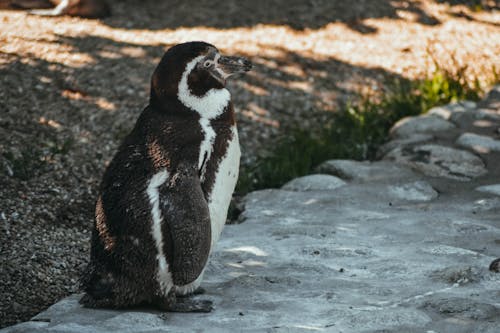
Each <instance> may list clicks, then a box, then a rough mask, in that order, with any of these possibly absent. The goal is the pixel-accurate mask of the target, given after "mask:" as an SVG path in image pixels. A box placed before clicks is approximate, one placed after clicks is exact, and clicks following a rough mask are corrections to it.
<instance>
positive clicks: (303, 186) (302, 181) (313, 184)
mask: <svg viewBox="0 0 500 333" xmlns="http://www.w3.org/2000/svg"><path fill="white" fill-rule="evenodd" d="M345 184H346V183H345V182H344V181H343V180H342V179H340V178H338V177H335V176H331V175H321V174H318V175H308V176H304V177H300V178H295V179H292V180H291V181H289V182H288V183H286V184H285V185H283V187H282V189H283V190H288V191H319V190H323V191H325V190H334V189H336V188H338V187H340V186H343V185H345Z"/></svg>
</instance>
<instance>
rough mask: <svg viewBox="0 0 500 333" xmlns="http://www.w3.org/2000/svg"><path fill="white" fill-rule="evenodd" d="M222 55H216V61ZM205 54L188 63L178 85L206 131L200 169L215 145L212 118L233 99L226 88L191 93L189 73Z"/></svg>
mask: <svg viewBox="0 0 500 333" xmlns="http://www.w3.org/2000/svg"><path fill="white" fill-rule="evenodd" d="M219 57H220V55H216V56H215V61H217V59H218V58H219ZM204 58H205V57H204V56H199V57H196V58H194V59H193V60H191V61H190V62H189V63H188V64H187V65H186V69H185V70H184V73H182V78H181V81H180V82H179V87H178V96H177V97H178V98H179V100H180V101H181V102H182V103H183V104H184V105H185V106H187V107H189V108H190V109H192V110H194V111H196V112H197V113H198V114H199V115H200V126H201V129H202V130H203V133H204V138H203V141H202V142H201V145H200V154H199V158H198V169H201V166H202V164H203V161H204V160H207V161H208V160H209V159H210V156H211V155H212V151H213V145H214V142H215V131H214V130H213V128H212V126H210V120H211V119H214V118H216V117H217V116H219V115H220V114H221V113H222V112H224V109H225V108H226V106H227V105H228V103H229V101H230V100H231V94H230V93H229V91H228V90H227V89H225V88H222V89H211V90H209V91H208V92H207V93H206V94H205V95H204V96H201V97H199V96H196V95H193V94H192V93H191V90H190V89H189V86H188V77H189V73H191V71H192V70H193V69H194V68H195V67H196V65H197V64H198V62H200V61H201V60H202V59H204ZM204 176H205V170H201V181H203V180H204Z"/></svg>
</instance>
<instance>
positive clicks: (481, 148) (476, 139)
mask: <svg viewBox="0 0 500 333" xmlns="http://www.w3.org/2000/svg"><path fill="white" fill-rule="evenodd" d="M457 144H458V145H460V146H462V147H466V148H470V149H472V150H473V151H475V152H476V153H481V154H487V153H490V152H491V151H500V140H495V139H493V138H491V137H489V136H485V135H478V134H474V133H463V134H462V135H460V137H459V138H458V139H457Z"/></svg>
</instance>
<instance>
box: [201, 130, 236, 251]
mask: <svg viewBox="0 0 500 333" xmlns="http://www.w3.org/2000/svg"><path fill="white" fill-rule="evenodd" d="M232 132H233V138H232V140H231V142H230V143H229V145H228V148H227V152H226V156H225V157H224V158H223V159H222V160H221V161H220V163H219V168H218V170H217V174H216V175H215V182H214V186H213V189H212V193H211V195H210V199H209V202H208V211H209V213H210V221H211V227H212V245H211V247H210V252H211V251H212V249H213V248H214V246H215V244H216V243H217V240H218V239H219V236H220V234H221V232H222V229H223V228H224V224H225V223H226V219H227V210H228V208H229V203H230V202H231V197H232V196H233V192H234V188H235V186H236V181H237V180H238V172H239V167H240V156H241V152H240V142H239V140H238V130H237V129H236V125H235V126H233V129H232Z"/></svg>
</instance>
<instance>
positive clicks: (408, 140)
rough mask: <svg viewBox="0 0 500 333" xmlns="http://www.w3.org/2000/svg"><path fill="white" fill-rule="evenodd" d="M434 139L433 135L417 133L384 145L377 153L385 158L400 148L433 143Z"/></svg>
mask: <svg viewBox="0 0 500 333" xmlns="http://www.w3.org/2000/svg"><path fill="white" fill-rule="evenodd" d="M433 139H434V136H433V135H431V134H422V133H416V134H412V135H410V136H408V137H405V138H402V139H395V140H391V141H389V142H387V143H385V144H384V145H382V146H381V147H380V148H379V149H378V151H377V156H378V157H379V158H383V157H384V156H385V155H386V154H387V153H388V152H390V151H391V150H393V149H395V148H398V147H404V146H409V145H415V144H417V143H423V142H425V141H431V140H433Z"/></svg>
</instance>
